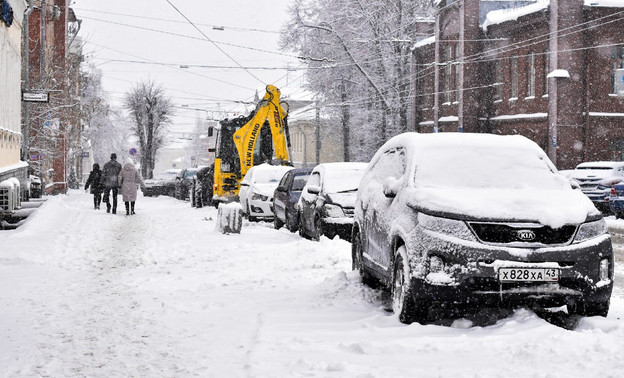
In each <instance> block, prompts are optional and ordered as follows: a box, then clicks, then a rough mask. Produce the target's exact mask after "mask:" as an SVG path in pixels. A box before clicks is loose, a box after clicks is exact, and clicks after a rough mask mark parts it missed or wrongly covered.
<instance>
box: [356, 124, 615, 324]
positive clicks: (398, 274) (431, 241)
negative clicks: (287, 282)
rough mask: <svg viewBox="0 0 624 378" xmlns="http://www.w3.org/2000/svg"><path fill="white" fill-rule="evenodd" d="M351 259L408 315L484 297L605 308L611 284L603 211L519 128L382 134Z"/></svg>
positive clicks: (587, 310) (430, 313) (365, 183)
mask: <svg viewBox="0 0 624 378" xmlns="http://www.w3.org/2000/svg"><path fill="white" fill-rule="evenodd" d="M352 258H353V269H354V270H359V271H360V274H361V276H362V279H363V281H364V282H374V281H380V282H381V283H382V284H384V285H386V286H387V287H388V288H389V289H390V291H391V292H392V303H393V309H394V311H395V313H397V314H398V315H399V319H400V320H401V321H403V322H411V321H418V322H427V321H431V320H435V319H437V318H439V317H440V316H442V315H447V314H450V315H451V316H452V315H453V314H463V313H465V312H467V311H470V310H473V309H476V308H480V307H510V308H515V307H531V308H534V307H535V308H544V307H558V306H563V305H566V306H567V310H568V312H569V313H574V314H579V315H585V316H593V315H601V316H606V315H607V312H608V311H609V300H610V297H611V291H612V288H613V267H614V265H613V251H612V247H611V239H610V236H609V234H608V232H607V226H606V224H605V221H604V219H603V217H602V214H601V213H600V212H599V211H598V210H597V209H596V208H595V207H594V206H593V205H592V203H591V201H590V200H589V199H588V198H587V197H586V196H585V195H584V194H583V193H582V192H581V191H580V190H579V189H574V188H573V187H572V185H571V183H570V181H569V180H568V179H567V178H565V177H564V176H563V175H560V174H559V173H558V172H557V170H556V168H555V167H554V166H553V164H552V163H551V162H550V160H549V159H548V157H547V156H546V154H545V153H544V152H543V151H542V150H541V149H540V148H539V147H538V146H537V145H536V144H535V143H533V142H532V141H530V140H528V139H527V138H524V137H521V136H518V135H515V136H497V135H488V134H466V133H440V134H417V133H406V134H402V135H399V136H396V137H394V138H393V139H391V140H390V141H388V142H387V143H386V144H385V145H384V146H383V147H382V148H381V149H380V150H379V151H378V152H377V153H376V155H375V156H374V157H373V159H372V161H371V163H370V165H369V167H368V169H367V171H366V173H365V174H364V177H363V178H362V182H361V184H360V187H359V190H358V194H357V200H356V204H355V220H354V226H353V236H352Z"/></svg>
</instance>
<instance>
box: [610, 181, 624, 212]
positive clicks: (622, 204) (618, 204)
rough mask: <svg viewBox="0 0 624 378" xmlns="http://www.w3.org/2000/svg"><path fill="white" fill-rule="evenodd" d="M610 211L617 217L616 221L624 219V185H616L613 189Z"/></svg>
mask: <svg viewBox="0 0 624 378" xmlns="http://www.w3.org/2000/svg"><path fill="white" fill-rule="evenodd" d="M609 209H610V210H611V212H612V213H613V215H615V219H623V218H624V183H622V184H615V185H613V186H612V187H611V193H610V195H609Z"/></svg>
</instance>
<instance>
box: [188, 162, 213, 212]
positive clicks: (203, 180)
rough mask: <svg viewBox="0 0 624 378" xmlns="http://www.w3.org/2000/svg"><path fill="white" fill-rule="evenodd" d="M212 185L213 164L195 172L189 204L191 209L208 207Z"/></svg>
mask: <svg viewBox="0 0 624 378" xmlns="http://www.w3.org/2000/svg"><path fill="white" fill-rule="evenodd" d="M213 184H214V164H212V165H210V166H208V167H203V168H201V169H200V170H198V171H197V175H195V177H194V178H193V191H192V193H193V196H192V199H191V204H192V206H193V207H198V208H199V207H204V206H210V205H212V204H213V202H212V193H213Z"/></svg>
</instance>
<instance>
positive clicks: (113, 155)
mask: <svg viewBox="0 0 624 378" xmlns="http://www.w3.org/2000/svg"><path fill="white" fill-rule="evenodd" d="M111 159H113V160H117V154H116V153H114V152H113V153H112V154H111Z"/></svg>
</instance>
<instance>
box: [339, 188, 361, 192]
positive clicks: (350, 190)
mask: <svg viewBox="0 0 624 378" xmlns="http://www.w3.org/2000/svg"><path fill="white" fill-rule="evenodd" d="M349 192H357V188H355V189H347V190H341V191H339V192H336V193H349Z"/></svg>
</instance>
